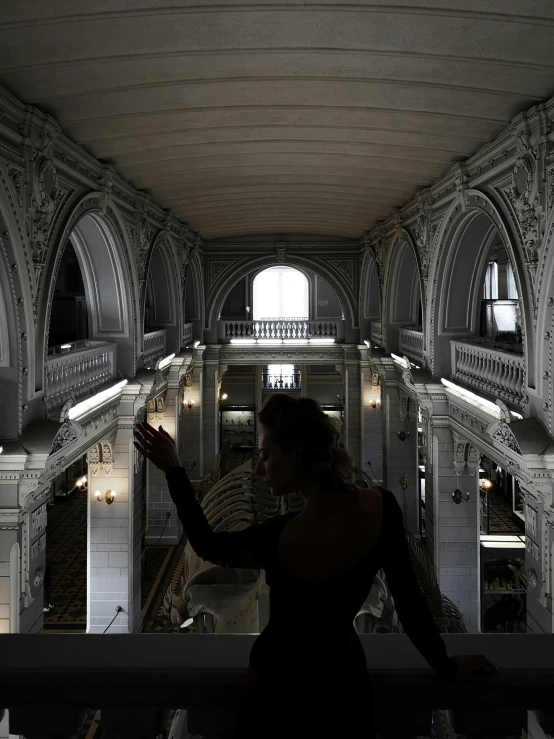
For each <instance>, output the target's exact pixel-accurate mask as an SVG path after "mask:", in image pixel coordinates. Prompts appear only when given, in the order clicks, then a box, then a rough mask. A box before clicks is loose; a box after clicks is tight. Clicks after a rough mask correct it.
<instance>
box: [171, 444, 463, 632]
mask: <svg viewBox="0 0 554 739" xmlns="http://www.w3.org/2000/svg"><path fill="white" fill-rule="evenodd" d="M253 459H254V458H253V457H251V458H250V459H248V460H247V461H246V462H243V463H242V464H240V465H239V466H238V467H236V468H235V469H233V470H231V471H230V472H228V473H227V474H225V475H224V476H223V477H221V471H222V468H223V467H224V466H223V465H221V463H220V459H219V457H218V458H216V461H215V465H214V470H212V471H211V472H210V473H208V475H206V477H205V478H204V480H202V481H201V483H200V484H199V486H198V488H197V491H196V495H197V499H198V501H199V503H200V505H201V506H202V509H203V511H204V513H205V515H206V518H207V519H208V523H209V524H210V526H211V527H212V529H213V530H214V531H216V532H219V531H240V530H242V529H244V528H247V527H248V526H251V525H253V524H256V523H261V522H262V521H265V520H267V519H268V518H271V517H273V516H276V515H280V514H284V513H289V512H297V511H300V510H301V509H302V507H303V505H304V502H303V498H302V496H301V495H300V494H299V493H294V494H291V495H287V496H283V497H282V498H275V497H274V496H273V495H272V494H271V492H270V489H269V487H268V486H267V485H266V483H264V482H263V480H262V479H261V478H260V477H259V476H256V475H255V474H254V464H253ZM356 475H357V484H358V485H359V486H360V487H370V486H371V483H370V481H369V478H368V477H367V476H366V475H365V474H364V473H362V472H359V471H357V473H356ZM406 536H407V540H408V545H409V548H410V553H411V557H412V565H413V567H414V570H415V573H416V577H417V579H418V582H419V584H420V587H421V588H422V590H423V592H424V593H425V596H426V598H427V602H428V604H429V607H430V609H431V612H432V613H433V616H434V618H435V622H436V623H437V626H438V627H439V630H440V631H442V632H445V631H446V632H460V631H461V632H465V630H466V629H465V627H464V625H463V619H462V617H461V615H460V612H459V610H458V609H457V607H456V606H455V605H454V604H453V603H452V602H451V601H449V600H448V598H446V597H445V596H443V595H442V594H441V592H440V590H439V587H438V584H437V578H436V575H435V572H434V567H433V564H432V562H431V560H430V559H429V557H428V555H427V553H426V552H425V550H424V549H423V548H422V547H421V546H420V545H419V544H418V543H417V542H416V540H415V539H414V537H412V535H411V534H410V533H409V532H407V535H406ZM164 609H165V611H166V614H167V616H168V618H169V620H170V623H171V624H172V625H174V626H181V625H182V624H184V623H185V621H188V620H190V619H194V630H195V631H196V632H201V633H204V632H213V633H239V634H240V633H259V632H260V631H262V629H263V628H264V627H265V624H266V623H267V619H268V615H269V588H268V586H267V585H266V583H265V572H264V571H263V570H262V571H260V570H256V569H239V568H225V567H220V566H219V565H214V564H212V563H211V562H206V561H205V560H203V559H202V558H201V557H199V556H198V555H197V554H196V553H195V552H194V550H193V549H192V547H191V546H190V544H189V543H188V542H187V544H186V545H185V561H184V567H183V572H182V573H181V575H180V588H179V592H178V593H176V592H173V590H172V589H171V586H170V587H169V588H168V591H167V593H166V596H165V598H164ZM354 625H355V627H356V629H357V631H358V633H364V634H367V633H395V632H398V631H401V630H402V627H401V625H399V622H398V616H397V614H396V611H395V608H394V601H393V599H392V597H391V595H390V591H389V588H388V584H387V582H386V577H385V574H384V572H383V570H379V572H377V574H376V575H375V578H374V580H373V585H372V587H371V589H370V591H369V593H368V595H367V598H366V599H365V601H364V603H363V604H362V606H361V607H360V610H359V612H358V614H357V615H356V619H355V622H354Z"/></svg>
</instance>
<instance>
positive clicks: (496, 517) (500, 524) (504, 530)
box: [488, 494, 525, 534]
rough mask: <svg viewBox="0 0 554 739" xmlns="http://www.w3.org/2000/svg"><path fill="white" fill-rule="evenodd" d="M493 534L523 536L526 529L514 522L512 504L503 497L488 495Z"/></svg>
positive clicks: (490, 523) (490, 525)
mask: <svg viewBox="0 0 554 739" xmlns="http://www.w3.org/2000/svg"><path fill="white" fill-rule="evenodd" d="M488 501H489V517H490V521H489V527H490V532H491V534H523V533H524V532H525V527H524V524H523V521H522V522H521V525H519V524H518V523H517V522H515V521H514V514H513V513H512V507H511V505H510V502H509V501H508V500H507V499H506V498H505V497H504V496H503V495H494V494H489V495H488Z"/></svg>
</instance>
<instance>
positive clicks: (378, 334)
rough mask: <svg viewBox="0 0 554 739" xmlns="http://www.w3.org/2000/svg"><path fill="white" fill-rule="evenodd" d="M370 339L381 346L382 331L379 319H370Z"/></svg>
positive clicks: (382, 342)
mask: <svg viewBox="0 0 554 739" xmlns="http://www.w3.org/2000/svg"><path fill="white" fill-rule="evenodd" d="M371 341H372V342H373V343H374V344H377V346H383V344H384V341H383V331H382V329H381V321H371Z"/></svg>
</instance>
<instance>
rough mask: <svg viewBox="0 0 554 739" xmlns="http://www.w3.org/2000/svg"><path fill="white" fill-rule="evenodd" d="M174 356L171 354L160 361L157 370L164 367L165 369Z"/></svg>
mask: <svg viewBox="0 0 554 739" xmlns="http://www.w3.org/2000/svg"><path fill="white" fill-rule="evenodd" d="M174 356H175V352H173V354H169V355H168V356H167V357H165V358H164V359H160V361H159V364H158V369H159V370H161V369H163V368H164V367H167V365H168V364H171V360H172V359H173V357H174Z"/></svg>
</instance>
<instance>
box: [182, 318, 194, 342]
mask: <svg viewBox="0 0 554 739" xmlns="http://www.w3.org/2000/svg"><path fill="white" fill-rule="evenodd" d="M192 327H193V324H192V323H185V324H184V326H183V337H182V339H181V346H187V345H188V344H191V343H192Z"/></svg>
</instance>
